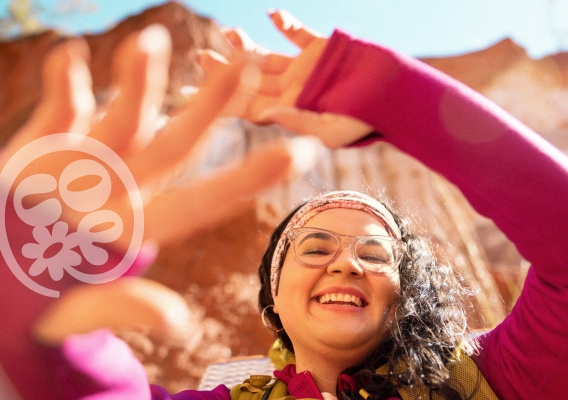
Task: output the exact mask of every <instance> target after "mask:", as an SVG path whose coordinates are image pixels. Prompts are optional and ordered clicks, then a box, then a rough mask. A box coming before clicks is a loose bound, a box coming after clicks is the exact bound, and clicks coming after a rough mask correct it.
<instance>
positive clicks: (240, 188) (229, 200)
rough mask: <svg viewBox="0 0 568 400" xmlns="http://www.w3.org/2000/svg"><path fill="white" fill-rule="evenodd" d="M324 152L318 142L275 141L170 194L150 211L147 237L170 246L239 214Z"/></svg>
mask: <svg viewBox="0 0 568 400" xmlns="http://www.w3.org/2000/svg"><path fill="white" fill-rule="evenodd" d="M320 149H321V145H320V144H319V142H318V141H314V140H313V139H310V140H306V139H301V140H298V139H295V140H292V141H278V142H272V143H270V144H268V145H265V146H263V147H262V148H258V149H256V150H253V151H251V152H250V153H249V154H248V155H247V156H246V157H245V158H244V159H242V160H240V161H239V162H237V163H234V164H232V165H229V166H227V167H226V168H224V169H222V170H220V171H217V172H216V173H215V174H214V175H212V176H211V177H209V178H204V179H202V180H201V181H198V182H194V183H192V184H191V185H189V186H187V187H185V188H182V189H180V190H177V191H175V192H169V193H166V194H165V195H163V196H162V197H160V198H157V199H155V200H154V201H153V202H152V203H150V204H149V205H148V206H147V207H146V209H145V212H146V213H145V232H147V233H148V235H149V236H148V237H146V239H147V240H152V241H155V242H157V243H165V242H168V241H170V240H172V239H179V238H181V237H185V236H187V235H189V234H191V233H194V232H196V231H198V230H200V229H203V228H206V227H210V226H213V225H215V224H217V223H219V222H221V221H223V220H225V219H227V218H229V217H231V216H234V215H237V214H238V213H239V212H242V211H243V210H244V209H245V208H246V207H247V205H250V200H251V199H253V198H254V196H256V195H257V194H258V193H259V192H260V191H262V190H263V189H266V188H267V187H269V186H270V185H272V184H274V183H276V182H278V181H280V180H282V179H284V178H285V177H288V176H290V173H294V172H295V173H298V172H302V171H306V170H308V169H310V168H312V167H313V165H314V164H315V162H316V161H317V159H318V156H319V151H320Z"/></svg>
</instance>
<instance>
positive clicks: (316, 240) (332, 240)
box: [294, 230, 398, 270]
mask: <svg viewBox="0 0 568 400" xmlns="http://www.w3.org/2000/svg"><path fill="white" fill-rule="evenodd" d="M345 238H347V240H351V241H352V242H353V241H355V245H354V246H355V247H354V251H353V254H354V255H355V256H356V257H357V259H358V260H359V262H360V263H361V264H362V266H363V267H365V268H368V269H371V270H377V269H381V268H384V267H392V266H394V264H395V263H396V261H397V259H398V257H397V255H396V247H395V242H393V241H392V240H390V239H389V238H386V237H384V238H383V237H380V236H368V237H350V236H349V237H348V236H345ZM352 242H351V246H352V248H353V243H352ZM342 243H343V241H341V240H340V235H337V236H336V235H334V234H332V233H328V232H324V231H319V230H307V231H299V232H298V234H297V236H296V237H295V240H294V251H295V254H296V257H297V260H298V261H299V262H301V263H303V264H307V265H314V266H321V265H326V264H329V263H330V262H332V261H333V259H334V258H335V256H336V254H337V252H338V251H339V250H340V249H341V248H342Z"/></svg>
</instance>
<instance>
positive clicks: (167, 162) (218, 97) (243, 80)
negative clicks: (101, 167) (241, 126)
mask: <svg viewBox="0 0 568 400" xmlns="http://www.w3.org/2000/svg"><path fill="white" fill-rule="evenodd" d="M248 72H253V73H254V71H249V70H248V66H247V64H246V62H244V61H235V62H234V63H231V64H227V65H225V64H219V65H217V67H216V68H215V71H213V73H211V74H208V76H206V78H205V81H204V83H203V85H202V87H201V88H200V89H199V91H198V92H197V93H196V94H194V95H193V96H192V97H191V98H190V99H189V101H188V102H187V103H186V104H185V105H183V106H182V107H181V108H180V109H179V110H178V111H176V113H175V115H174V116H172V117H171V118H170V120H169V122H168V124H167V125H166V126H165V127H164V128H163V129H162V130H161V131H160V133H159V134H158V135H157V136H156V137H155V138H154V140H153V141H152V142H151V143H150V144H149V145H148V146H147V147H146V148H144V149H143V150H142V151H140V152H139V153H138V154H136V155H135V156H132V157H128V158H127V159H126V160H125V161H126V163H127V165H128V167H129V168H130V170H131V171H132V174H133V175H134V177H135V178H136V181H137V182H138V184H139V185H143V184H144V183H146V182H148V181H150V180H152V179H154V178H155V177H157V176H158V175H159V174H161V173H163V172H164V171H167V170H168V168H171V167H173V166H175V165H177V164H178V163H179V162H180V161H181V160H183V159H184V158H186V157H187V155H188V154H189V152H190V151H191V149H192V148H193V146H194V145H195V144H196V143H197V141H198V139H199V138H200V136H201V135H202V134H203V133H205V132H206V131H207V129H208V128H209V126H210V125H211V124H212V123H213V121H214V120H215V119H216V118H217V117H218V116H220V115H221V114H222V112H223V111H224V109H225V108H226V107H231V108H232V109H235V108H237V107H238V106H243V107H246V104H244V103H246V101H245V100H243V96H244V97H246V91H247V90H246V89H243V88H246V87H247V86H248V85H254V82H253V81H254V80H255V77H251V76H250V74H249V73H248ZM253 75H254V74H253ZM238 89H243V90H244V92H240V93H238V96H237V97H238V98H236V99H235V98H234V97H235V96H233V95H234V94H235V93H237V90H238ZM233 100H235V101H234V102H233ZM230 103H232V104H230Z"/></svg>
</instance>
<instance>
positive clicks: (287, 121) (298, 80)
mask: <svg viewBox="0 0 568 400" xmlns="http://www.w3.org/2000/svg"><path fill="white" fill-rule="evenodd" d="M269 16H270V18H271V20H272V22H273V23H274V25H275V27H276V29H278V31H280V32H281V33H282V35H284V37H286V39H288V40H289V41H290V42H292V43H293V44H294V45H296V46H297V47H298V48H299V49H300V50H301V52H300V53H299V54H298V55H297V56H295V57H289V56H285V55H282V54H277V53H272V52H269V51H267V50H266V49H263V48H261V47H260V46H258V45H257V44H256V43H254V41H253V40H252V39H251V38H250V37H248V36H247V35H246V33H245V32H243V31H242V30H240V29H230V30H227V31H226V32H225V37H226V38H227V40H228V41H229V42H230V43H231V45H232V46H233V47H234V48H235V49H237V50H238V51H244V52H248V53H253V54H256V55H257V56H258V57H260V58H261V62H260V70H261V73H262V75H261V76H262V78H261V82H260V86H259V88H258V92H257V95H256V96H255V98H254V99H253V101H252V102H251V103H250V105H249V107H248V109H247V110H246V112H244V113H243V114H242V115H239V116H242V117H244V118H247V119H249V120H251V121H253V122H256V123H260V124H267V123H276V124H278V125H280V126H282V127H283V128H285V129H288V130H290V131H293V132H295V133H298V134H300V135H315V136H317V137H318V138H319V139H321V140H322V141H323V143H324V144H326V145H327V146H328V147H331V148H338V147H343V146H345V145H347V144H349V143H352V142H355V141H356V140H358V139H360V138H362V137H363V136H365V135H367V134H368V133H369V132H371V131H372V127H371V126H370V125H368V124H366V123H364V122H362V121H360V120H357V119H355V118H352V117H349V116H346V115H339V114H332V113H325V112H324V113H315V112H311V111H307V110H300V109H298V108H296V107H295V105H296V101H297V99H298V97H299V95H300V93H301V92H302V90H303V89H304V86H305V85H306V82H307V81H308V79H309V77H310V75H311V74H312V72H313V70H314V68H315V66H316V64H317V63H318V61H319V59H320V57H321V55H322V53H323V51H324V49H325V47H326V45H327V42H328V40H327V39H326V38H324V37H323V36H322V35H320V34H319V33H317V32H315V31H314V30H312V29H310V28H308V27H305V26H304V25H303V24H302V23H301V22H300V21H298V20H297V19H296V18H295V17H294V16H292V15H291V14H290V13H288V12H287V11H284V10H279V11H274V12H271V13H270V14H269ZM218 60H219V58H218V57H214V56H212V55H211V53H209V54H205V55H204V57H203V61H202V64H203V65H204V66H205V68H206V69H209V68H213V66H214V65H216V64H217V63H218V62H219V61H218Z"/></svg>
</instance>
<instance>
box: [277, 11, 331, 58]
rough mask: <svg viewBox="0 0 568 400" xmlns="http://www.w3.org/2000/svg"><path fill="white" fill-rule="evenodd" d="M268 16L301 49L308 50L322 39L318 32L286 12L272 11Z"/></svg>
mask: <svg viewBox="0 0 568 400" xmlns="http://www.w3.org/2000/svg"><path fill="white" fill-rule="evenodd" d="M268 16H269V17H270V19H271V20H272V23H273V24H274V25H275V26H276V28H277V29H278V30H279V31H280V32H281V33H282V34H283V35H284V36H285V37H286V38H287V39H288V40H289V41H290V42H292V43H294V44H295V45H296V46H298V47H299V48H300V49H304V48H306V47H307V46H308V45H309V44H310V43H311V42H312V41H313V40H315V39H317V38H321V37H322V35H320V34H319V33H317V32H316V31H314V30H312V29H310V28H307V27H305V26H304V25H303V24H302V23H301V22H300V21H299V20H298V19H297V18H296V17H294V16H293V15H292V14H290V13H289V12H288V11H286V10H277V11H270V12H269V13H268Z"/></svg>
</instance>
